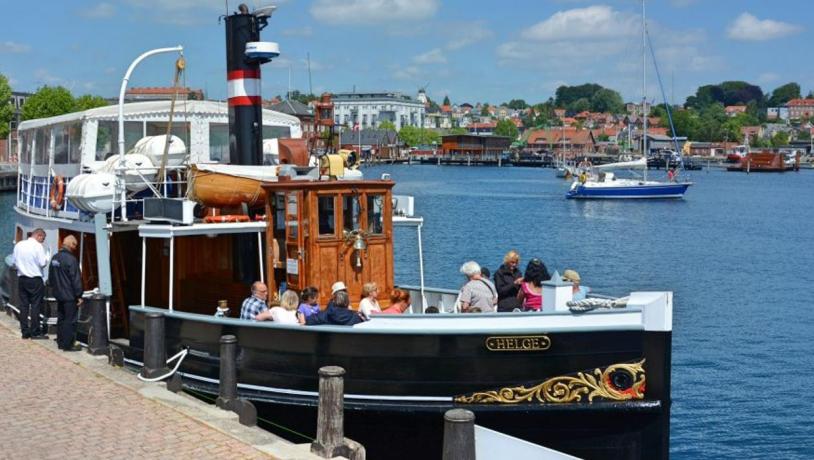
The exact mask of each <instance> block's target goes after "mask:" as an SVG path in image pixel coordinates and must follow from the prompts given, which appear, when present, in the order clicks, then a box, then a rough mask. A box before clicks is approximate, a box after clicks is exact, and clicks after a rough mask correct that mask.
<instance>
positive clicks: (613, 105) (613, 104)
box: [591, 88, 625, 113]
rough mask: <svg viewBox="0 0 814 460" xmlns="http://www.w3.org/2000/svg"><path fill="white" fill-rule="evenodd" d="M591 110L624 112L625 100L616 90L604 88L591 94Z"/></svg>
mask: <svg viewBox="0 0 814 460" xmlns="http://www.w3.org/2000/svg"><path fill="white" fill-rule="evenodd" d="M591 110H592V111H594V112H602V113H604V112H610V113H622V112H624V111H625V102H624V101H623V100H622V96H621V95H619V93H617V92H616V91H614V90H612V89H607V88H602V89H600V90H598V91H597V92H595V93H594V95H593V96H591Z"/></svg>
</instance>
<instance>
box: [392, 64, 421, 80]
mask: <svg viewBox="0 0 814 460" xmlns="http://www.w3.org/2000/svg"><path fill="white" fill-rule="evenodd" d="M391 70H392V75H393V78H395V79H396V80H416V79H419V78H421V77H423V76H424V71H423V70H422V69H421V67H419V66H417V65H407V66H404V65H394V66H392V67H391Z"/></svg>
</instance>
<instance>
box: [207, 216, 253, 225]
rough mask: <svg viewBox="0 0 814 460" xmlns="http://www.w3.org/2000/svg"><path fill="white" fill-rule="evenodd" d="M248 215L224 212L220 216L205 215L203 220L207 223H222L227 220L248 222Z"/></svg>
mask: <svg viewBox="0 0 814 460" xmlns="http://www.w3.org/2000/svg"><path fill="white" fill-rule="evenodd" d="M248 221H249V216H244V215H239V214H224V215H220V216H206V217H204V222H206V223H207V224H224V223H227V222H248Z"/></svg>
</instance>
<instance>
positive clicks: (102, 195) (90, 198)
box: [65, 172, 120, 213]
mask: <svg viewBox="0 0 814 460" xmlns="http://www.w3.org/2000/svg"><path fill="white" fill-rule="evenodd" d="M118 182H119V179H118V178H117V177H116V176H115V175H113V174H111V173H105V172H98V173H92V174H80V175H78V176H76V177H74V178H73V179H71V181H70V182H68V186H67V187H66V189H65V197H66V198H67V199H68V201H69V202H70V203H71V204H72V205H74V206H75V207H76V208H77V209H79V210H81V211H86V212H90V213H100V212H101V213H105V212H110V211H112V210H113V209H116V208H118V207H119V204H120V203H119V200H118V199H114V195H115V194H116V191H117V189H118Z"/></svg>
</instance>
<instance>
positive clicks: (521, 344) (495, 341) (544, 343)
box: [486, 335, 551, 351]
mask: <svg viewBox="0 0 814 460" xmlns="http://www.w3.org/2000/svg"><path fill="white" fill-rule="evenodd" d="M550 347H551V339H549V338H548V336H547V335H515V336H503V337H487V338H486V349H487V350H489V351H544V350H548V349H549V348H550Z"/></svg>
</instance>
